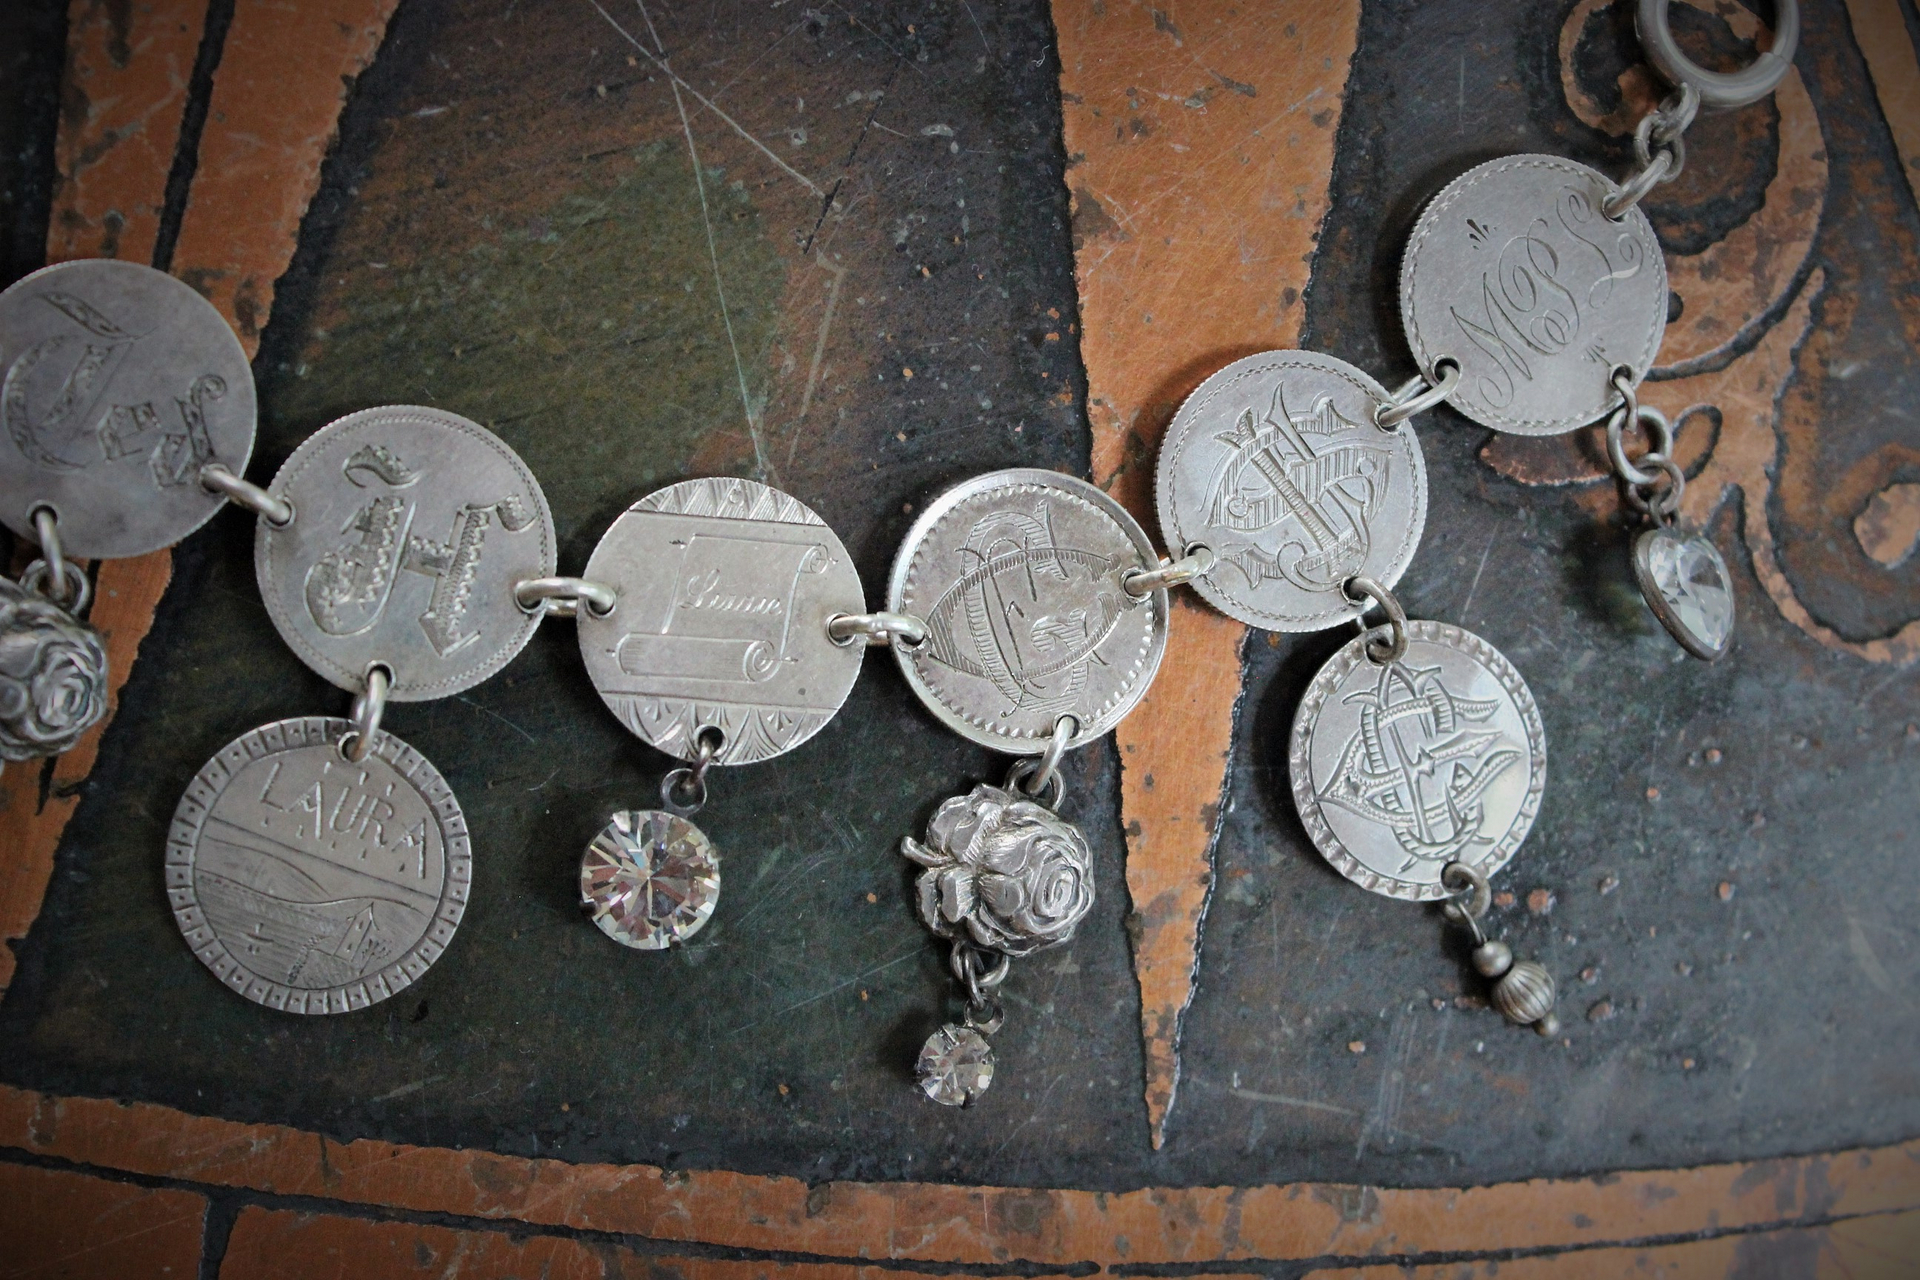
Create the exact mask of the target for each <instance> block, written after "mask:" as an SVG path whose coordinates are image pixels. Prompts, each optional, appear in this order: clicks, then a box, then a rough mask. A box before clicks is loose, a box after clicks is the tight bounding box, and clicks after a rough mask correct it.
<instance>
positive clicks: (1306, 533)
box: [1154, 351, 1427, 631]
mask: <svg viewBox="0 0 1920 1280" xmlns="http://www.w3.org/2000/svg"><path fill="white" fill-rule="evenodd" d="M1387 403H1388V399H1387V393H1386V392H1385V391H1384V390H1383V389H1382V388H1381V387H1380V385H1379V384H1378V383H1376V382H1375V381H1374V380H1373V379H1372V378H1369V377H1368V376H1367V375H1366V374H1364V373H1362V372H1360V370H1358V369H1356V368H1354V367H1353V366H1352V365H1349V364H1347V363H1346V362H1345V361H1342V360H1336V359H1334V358H1333V357H1331V356H1323V355H1317V354H1315V353H1313V352H1310V351H1269V352H1264V353H1262V354H1260V355H1256V356H1248V357H1246V358H1245V359H1243V360H1236V361H1234V362H1233V363H1232V364H1230V365H1228V366H1227V367H1226V368H1224V369H1222V370H1220V372H1218V373H1216V374H1214V375H1213V376H1212V377H1210V378H1208V379H1207V380H1206V381H1205V382H1203V383H1201V384H1200V385H1199V387H1198V388H1196V389H1195V390H1194V393H1193V394H1192V395H1190V396H1188V397H1187V400H1186V403H1184V404H1182V405H1181V406H1180V411H1179V412H1178V413H1176V414H1175V415H1174V417H1173V423H1172V425H1171V426H1169V427H1168V428H1167V438H1166V443H1165V444H1163V445H1162V446H1161V449H1160V464H1159V468H1158V470H1157V472H1156V473H1155V486H1154V491H1155V498H1156V503H1157V505H1158V507H1159V511H1160V528H1161V531H1162V532H1163V533H1164V534H1165V536H1166V539H1167V542H1168V543H1169V544H1170V545H1171V546H1172V547H1174V548H1175V549H1176V550H1178V551H1181V552H1184V551H1186V550H1187V549H1188V548H1191V547H1193V546H1194V545H1196V544H1198V545H1202V546H1205V547H1208V548H1210V549H1211V550H1212V551H1213V553H1214V567H1213V568H1212V570H1210V571H1209V572H1207V573H1206V574H1204V575H1202V576H1200V577H1198V578H1196V579H1194V580H1193V586H1194V589H1195V590H1197V591H1199V593H1200V594H1201V596H1202V597H1204V598H1205V599H1206V601H1207V602H1208V603H1209V604H1211V605H1213V606H1214V607H1215V608H1216V609H1219V610H1220V611H1221V612H1222V613H1225V614H1227V615H1228V616H1229V617H1233V618H1238V619H1239V620H1240V621H1241V622H1244V623H1246V624H1248V625H1249V626H1254V627H1264V628H1266V629H1267V630H1269V631H1317V630H1319V629H1321V628H1323V627H1330V626H1333V625H1335V624H1336V623H1340V622H1347V621H1351V620H1352V619H1354V618H1357V617H1358V616H1359V615H1360V613H1361V609H1362V606H1360V605H1356V604H1354V603H1353V602H1352V601H1351V600H1349V599H1348V598H1347V596H1346V594H1345V592H1343V591H1342V590H1341V584H1343V583H1344V582H1346V581H1347V580H1348V579H1349V578H1352V577H1355V576H1360V577H1367V578H1372V579H1373V580H1374V581H1376V582H1378V583H1380V584H1382V585H1383V586H1387V587H1391V586H1392V585H1393V584H1394V583H1396V582H1398V581H1399V580H1400V575H1401V573H1402V572H1404V571H1405V569H1406V567H1407V563H1408V562H1409V561H1410V560H1412V559H1413V553H1414V551H1415V549H1416V548H1418V547H1419V545H1420V533H1421V530H1422V529H1424V528H1425V526H1426V519H1427V471H1426V463H1425V462H1424V461H1423V460H1422V458H1421V454H1420V442H1419V441H1418V440H1417V439H1416V438H1415V436H1414V434H1413V427H1412V426H1411V424H1409V423H1405V422H1403V423H1401V424H1399V426H1398V427H1396V428H1394V429H1392V430H1382V429H1381V428H1380V427H1377V426H1375V425H1374V420H1373V416H1374V413H1375V411H1376V410H1377V409H1379V408H1380V407H1382V406H1384V405H1385V404H1387Z"/></svg>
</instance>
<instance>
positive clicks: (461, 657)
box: [253, 405, 555, 702]
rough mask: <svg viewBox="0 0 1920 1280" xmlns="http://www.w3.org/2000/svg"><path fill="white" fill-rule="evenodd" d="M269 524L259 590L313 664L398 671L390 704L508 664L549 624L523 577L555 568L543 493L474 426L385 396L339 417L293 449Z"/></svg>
mask: <svg viewBox="0 0 1920 1280" xmlns="http://www.w3.org/2000/svg"><path fill="white" fill-rule="evenodd" d="M271 492H272V493H274V494H275V495H276V496H278V497H282V498H285V499H287V500H288V501H289V502H291V503H292V504H293V509H294V520H293V523H292V524H290V525H288V526H286V527H285V528H278V529H276V528H275V527H273V526H272V525H271V524H269V523H268V522H267V521H265V520H262V521H260V523H259V526H258V532H257V533H256V535H255V539H254V557H253V559H254V569H255V572H256V573H257V575H258V577H259V580H260V595H261V597H262V598H263V599H264V600H265V601H266V604H267V612H268V613H269V614H270V615H271V616H272V618H273V624H274V626H275V627H276V628H278V629H279V632H280V635H281V638H282V639H284V640H285V641H286V642H287V644H288V646H289V647H290V648H292V649H293V651H294V652H295V653H297V654H298V655H300V658H301V660H302V661H304V662H305V663H306V664H307V665H308V666H310V667H312V668H313V669H314V670H315V671H318V672H319V673H320V674H321V675H323V676H325V677H326V678H327V679H329V680H331V681H333V682H334V683H335V684H337V685H339V686H340V687H341V688H343V689H350V690H354V691H358V690H359V689H360V688H361V687H362V685H363V684H364V682H365V679H366V671H367V667H368V665H369V664H371V663H376V662H377V663H381V664H383V665H384V666H386V667H387V669H388V670H389V671H390V672H392V675H393V686H392V689H391V690H390V691H389V693H388V695H387V696H388V697H389V698H391V699H393V700H394V701H395V702H410V701H417V700H420V699H423V698H439V697H446V696H448V695H450V694H455V693H459V692H460V691H462V690H463V689H468V688H471V687H472V686H474V685H476V684H479V683H480V682H481V681H482V680H485V679H486V678H487V677H489V676H491V675H493V674H494V673H495V672H496V671H498V670H500V668H501V667H504V666H505V665H506V664H507V663H508V662H509V661H511V660H512V659H513V656H514V655H515V654H517V653H519V652H520V650H521V648H522V646H524V645H525V644H526V643H527V641H528V640H529V639H530V638H531V637H532V636H533V632H534V629H535V628H536V627H537V626H539V621H540V620H539V618H538V616H537V615H533V614H529V613H527V612H526V611H524V610H522V609H521V608H520V607H519V606H518V605H517V604H515V603H514V598H513V584H514V583H516V582H518V581H520V580H522V579H525V578H540V577H547V576H550V575H551V574H552V573H553V571H554V563H555V552H554V540H553V517H552V516H551V515H550V514H549V513H548V511H547V500H546V498H545V497H544V496H542V494H541V492H540V485H539V483H538V482H537V481H535V480H534V478H533V473H532V472H531V471H529V470H528V469H527V465H526V463H524V462H522V461H521V460H520V458H519V455H517V454H515V453H514V451H513V450H512V449H510V448H508V447H507V445H506V444H505V443H504V442H503V441H501V440H500V439H499V437H497V436H495V435H494V434H493V433H492V432H491V431H488V430H487V429H486V428H485V427H482V426H480V425H479V424H478V423H474V422H469V421H468V420H467V419H465V418H462V417H460V416H458V415H456V414H451V413H447V412H446V411H444V410H441V409H428V408H420V407H417V406H412V405H390V406H386V407H382V408H378V409H366V410H363V411H361V412H359V413H354V414H349V415H348V416H346V417H344V418H341V419H339V420H338V421H336V422H331V423H329V424H327V425H326V426H325V427H322V428H321V429H320V430H319V431H317V432H315V433H314V434H313V435H312V436H310V437H309V438H308V439H307V440H306V442H305V443H303V444H302V445H301V446H300V447H299V448H298V449H296V450H294V453H293V456H292V457H291V458H289V459H287V462H286V465H285V466H283V467H281V468H280V473H279V474H278V475H276V476H275V477H274V478H273V484H272V486H271Z"/></svg>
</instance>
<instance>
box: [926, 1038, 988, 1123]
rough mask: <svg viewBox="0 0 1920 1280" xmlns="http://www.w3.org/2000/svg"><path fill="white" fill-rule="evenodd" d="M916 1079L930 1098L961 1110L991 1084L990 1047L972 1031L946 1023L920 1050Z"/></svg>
mask: <svg viewBox="0 0 1920 1280" xmlns="http://www.w3.org/2000/svg"><path fill="white" fill-rule="evenodd" d="M919 1075H920V1087H921V1088H922V1089H925V1090H926V1091H927V1096H928V1097H929V1098H932V1099H933V1100H934V1101H935V1102H938V1103H940V1104H941V1105H942V1106H948V1107H964V1106H966V1105H967V1104H968V1103H970V1102H972V1101H973V1100H974V1099H975V1098H978V1097H979V1096H980V1095H981V1094H983V1093H985V1092H986V1091H987V1086H988V1085H990V1084H992V1083H993V1047H992V1046H991V1045H989V1044H988V1043H987V1038H986V1037H985V1036H983V1035H981V1034H980V1033H979V1032H978V1031H975V1030H974V1029H973V1028H972V1027H962V1026H956V1025H955V1024H953V1023H948V1024H947V1025H946V1026H944V1027H942V1028H940V1029H939V1030H938V1031H936V1032H934V1033H933V1034H932V1035H930V1036H928V1037H927V1043H926V1044H925V1045H924V1046H922V1047H921V1050H920V1064H919Z"/></svg>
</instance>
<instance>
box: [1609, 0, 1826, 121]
mask: <svg viewBox="0 0 1920 1280" xmlns="http://www.w3.org/2000/svg"><path fill="white" fill-rule="evenodd" d="M1667 4H1668V0H1640V4H1639V7H1638V8H1637V9H1636V10H1635V11H1634V15H1633V28H1634V31H1635V33H1636V34H1638V35H1639V37H1640V45H1641V47H1642V48H1644V49H1645V50H1646V51H1647V61H1648V62H1651V63H1652V64H1653V66H1654V69H1655V70H1657V71H1659V73H1660V74H1661V75H1663V76H1665V77H1666V78H1667V81H1668V83H1670V84H1676V85H1679V86H1681V87H1682V88H1685V89H1692V90H1693V91H1694V92H1695V93H1697V94H1699V96H1700V101H1701V102H1703V103H1705V104H1706V105H1707V106H1709V107H1718V108H1722V109H1727V108H1732V107H1744V106H1746V105H1747V104H1748V103H1750V102H1758V101H1759V100H1760V99H1762V98H1764V97H1766V96H1767V95H1768V94H1770V93H1772V92H1773V91H1774V90H1775V89H1776V88H1778V87H1779V85H1780V82H1781V81H1782V80H1783V79H1785V78H1786V75H1787V70H1788V69H1789V68H1790V67H1792V65H1793V54H1794V50H1795V49H1796V48H1798V47H1799V44H1800V5H1799V3H1798V2H1797V0H1774V6H1773V47H1772V48H1771V49H1769V50H1767V51H1766V52H1765V53H1763V54H1761V55H1760V56H1759V57H1758V58H1755V59H1754V60H1753V63H1752V65H1751V66H1747V67H1743V68H1741V69H1740V70H1738V71H1708V70H1707V69H1706V68H1704V67H1702V66H1699V65H1697V64H1696V63H1695V62H1694V61H1693V60H1692V59H1691V58H1689V57H1687V55H1686V54H1684V53H1682V52H1681V51H1680V42H1679V41H1677V40H1675V39H1674V38H1673V27H1672V25H1671V24H1669V22H1668V21H1667Z"/></svg>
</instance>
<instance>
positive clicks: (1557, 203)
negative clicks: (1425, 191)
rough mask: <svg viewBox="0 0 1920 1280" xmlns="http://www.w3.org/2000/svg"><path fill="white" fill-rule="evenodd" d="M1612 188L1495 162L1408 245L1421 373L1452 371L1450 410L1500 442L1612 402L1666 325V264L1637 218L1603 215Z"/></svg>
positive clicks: (1418, 227) (1541, 162) (1548, 159)
mask: <svg viewBox="0 0 1920 1280" xmlns="http://www.w3.org/2000/svg"><path fill="white" fill-rule="evenodd" d="M1615 190H1617V188H1616V187H1615V185H1614V184H1613V183H1612V182H1609V181H1608V180H1607V179H1606V178H1605V177H1604V176H1602V175H1601V174H1599V173H1596V172H1595V171H1594V170H1592V169H1589V168H1587V166H1585V165H1583V164H1575V163H1574V162H1573V161H1571V160H1563V159H1561V158H1559V157H1558V156H1543V155H1519V156H1504V157H1502V158H1501V159H1498V160H1490V161H1488V162H1487V163H1485V164H1483V165H1480V166H1478V167H1477V168H1474V169H1469V170H1468V171H1467V172H1466V173H1464V174H1462V175H1461V176H1460V177H1458V178H1455V179H1454V180H1453V181H1452V182H1451V183H1449V184H1447V187H1446V189H1445V190H1443V191H1441V192H1440V194H1439V195H1437V196H1435V197H1434V198H1433V201H1432V202H1431V203H1430V204H1428V205H1427V208H1426V211H1425V212H1423V213H1422V214H1421V215H1420V221H1419V222H1418V223H1417V224H1415V226H1414V228H1413V235H1412V238H1411V239H1409V240H1408V242H1407V251H1406V256H1405V257H1404V258H1403V259H1402V260H1401V264H1400V316H1401V321H1402V323H1403V324H1404V325H1405V326H1406V331H1407V342H1408V344H1409V345H1410V346H1411V347H1412V348H1413V354H1414V358H1415V359H1416V360H1418V361H1419V364H1420V368H1421V369H1422V370H1424V371H1428V372H1429V374H1431V371H1432V370H1433V368H1434V367H1435V365H1436V364H1438V363H1439V362H1441V361H1444V360H1452V361H1455V362H1457V363H1458V364H1459V366H1460V385H1459V387H1458V389H1457V390H1456V391H1455V392H1454V394H1453V397H1452V400H1451V403H1452V404H1453V406H1454V407H1455V408H1456V409H1458V410H1460V412H1462V413H1464V414H1466V415H1467V416H1468V417H1469V418H1472V419H1473V420H1474V421H1475V422H1478V423H1481V424H1482V425H1484V426H1489V427H1492V428H1493V429H1494V430H1496V431H1509V432H1513V433H1515V434H1517V435H1528V436H1544V435H1557V434H1559V433H1560V432H1563V431H1571V430H1573V429H1574V428H1575V427H1579V426H1583V425H1585V424H1586V423H1589V422H1592V421H1594V420H1595V419H1596V418H1599V417H1601V416H1602V415H1603V414H1605V413H1607V412H1608V411H1609V410H1611V409H1613V408H1614V407H1615V406H1616V405H1617V404H1618V403H1619V399H1620V397H1619V393H1618V392H1616V391H1615V390H1614V388H1613V385H1612V383H1611V381H1610V378H1611V376H1612V371H1613V370H1614V369H1615V368H1616V367H1617V366H1625V367H1627V368H1628V369H1630V370H1632V373H1633V378H1634V380H1635V382H1638V381H1639V380H1640V379H1641V378H1644V377H1645V376H1646V374H1647V370H1648V369H1650V368H1652V367H1653V361H1654V356H1655V355H1656V354H1657V353H1658V352H1659V350H1660V339H1661V336H1662V335H1663V333H1664V332H1665V330H1666V325H1667V265H1666V261H1665V259H1663V258H1662V257H1661V255H1660V243H1659V241H1658V240H1656V239H1655V238H1654V234H1653V227H1652V225H1651V224H1649V223H1648V222H1647V217H1646V215H1645V214H1643V213H1641V212H1640V210H1639V209H1638V208H1637V207H1636V208H1632V209H1629V210H1627V211H1626V212H1625V213H1624V214H1622V215H1621V216H1620V218H1619V219H1618V220H1615V219H1612V218H1609V217H1607V216H1606V214H1604V213H1602V212H1601V202H1602V201H1603V200H1605V199H1606V198H1607V197H1608V196H1609V195H1610V194H1612V193H1613V192H1614V191H1615Z"/></svg>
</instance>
